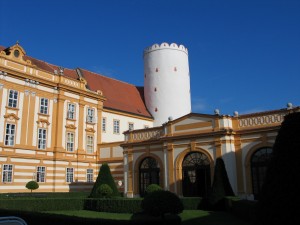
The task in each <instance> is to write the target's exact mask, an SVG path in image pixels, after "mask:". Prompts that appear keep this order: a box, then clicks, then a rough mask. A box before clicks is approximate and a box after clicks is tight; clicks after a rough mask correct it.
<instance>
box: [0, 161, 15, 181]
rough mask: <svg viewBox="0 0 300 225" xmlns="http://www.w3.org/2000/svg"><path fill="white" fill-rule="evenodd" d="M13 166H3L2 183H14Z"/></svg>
mask: <svg viewBox="0 0 300 225" xmlns="http://www.w3.org/2000/svg"><path fill="white" fill-rule="evenodd" d="M12 176H13V165H11V164H3V165H2V183H12V181H13V177H12Z"/></svg>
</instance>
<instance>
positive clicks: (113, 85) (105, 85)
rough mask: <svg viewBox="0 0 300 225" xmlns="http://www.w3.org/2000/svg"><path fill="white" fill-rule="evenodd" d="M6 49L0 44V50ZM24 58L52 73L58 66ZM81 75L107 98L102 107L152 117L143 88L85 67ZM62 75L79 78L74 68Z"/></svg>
mask: <svg viewBox="0 0 300 225" xmlns="http://www.w3.org/2000/svg"><path fill="white" fill-rule="evenodd" d="M5 49H7V48H6V47H3V46H0V51H2V50H5ZM24 60H30V61H31V62H32V64H33V65H36V66H37V67H38V68H39V69H41V70H45V71H47V72H50V73H54V70H57V71H59V69H60V67H59V66H57V65H53V64H50V63H47V62H44V61H41V60H39V59H35V58H32V57H30V56H27V55H26V56H24ZM80 72H81V75H82V76H83V77H84V78H85V79H86V81H87V87H88V88H89V89H90V90H92V91H97V90H100V91H102V93H103V95H104V96H105V97H106V98H107V100H106V101H105V102H104V108H107V109H112V110H117V111H120V112H125V113H130V114H134V115H138V116H142V117H147V118H153V117H152V116H151V114H150V113H149V112H148V110H147V108H146V105H145V101H144V88H143V87H137V86H134V85H132V84H128V83H125V82H122V81H119V80H116V79H112V78H109V77H106V76H103V75H101V74H97V73H94V72H91V71H88V70H85V69H80ZM64 75H65V76H67V77H70V78H73V79H76V80H77V79H79V75H78V74H77V72H76V69H67V68H64Z"/></svg>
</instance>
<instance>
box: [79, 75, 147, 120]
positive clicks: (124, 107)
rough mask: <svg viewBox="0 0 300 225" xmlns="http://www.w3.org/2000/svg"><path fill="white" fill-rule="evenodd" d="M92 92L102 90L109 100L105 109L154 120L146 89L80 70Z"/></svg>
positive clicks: (105, 103) (105, 104)
mask: <svg viewBox="0 0 300 225" xmlns="http://www.w3.org/2000/svg"><path fill="white" fill-rule="evenodd" d="M80 70H81V73H82V75H83V77H84V78H85V79H86V81H87V82H88V85H89V88H90V89H91V90H92V91H97V90H101V91H102V93H103V95H104V96H105V97H106V98H107V100H106V101H105V102H104V107H105V108H109V109H115V110H119V111H124V112H129V113H133V114H136V115H140V116H145V117H149V118H152V116H151V114H150V113H149V112H148V110H147V108H146V106H145V102H144V97H143V96H144V88H143V87H136V86H134V85H132V84H128V83H125V82H122V81H119V80H115V79H112V78H109V77H105V76H103V75H100V74H97V73H93V72H91V71H88V70H84V69H80Z"/></svg>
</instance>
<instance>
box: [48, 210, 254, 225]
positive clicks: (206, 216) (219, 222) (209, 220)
mask: <svg viewBox="0 0 300 225" xmlns="http://www.w3.org/2000/svg"><path fill="white" fill-rule="evenodd" d="M48 213H51V214H61V215H68V216H77V217H84V218H102V219H111V220H130V219H131V217H132V214H129V213H106V212H94V211H87V210H77V211H49V212H48ZM180 217H181V218H182V223H181V224H182V225H195V224H201V225H250V223H249V222H245V221H244V220H241V219H239V218H236V217H235V216H233V215H231V214H229V213H226V212H208V211H202V210H184V211H183V213H181V214H180Z"/></svg>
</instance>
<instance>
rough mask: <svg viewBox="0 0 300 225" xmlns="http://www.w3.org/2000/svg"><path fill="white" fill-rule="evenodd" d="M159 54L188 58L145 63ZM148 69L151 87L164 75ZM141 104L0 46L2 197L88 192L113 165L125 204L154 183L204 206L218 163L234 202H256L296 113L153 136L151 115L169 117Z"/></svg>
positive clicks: (174, 128)
mask: <svg viewBox="0 0 300 225" xmlns="http://www.w3.org/2000/svg"><path fill="white" fill-rule="evenodd" d="M158 48H163V50H165V52H166V51H168V52H167V53H168V54H169V53H170V52H171V53H172V51H173V50H176V52H178V51H177V50H178V49H179V48H180V49H182V52H181V53H180V54H182V55H183V56H181V55H175V58H176V60H177V61H178V59H181V58H183V57H184V58H183V59H184V60H185V59H186V58H187V49H185V48H184V47H183V46H177V45H176V44H172V46H171V45H168V44H166V43H163V44H162V45H161V46H158V45H153V46H152V48H151V49H150V50H149V48H148V49H147V52H146V53H145V54H149V52H150V53H151V51H152V50H153V51H155V50H157V49H158ZM161 52H163V51H161ZM171 53H170V54H171ZM155 54H156V53H155ZM177 54H178V53H177ZM150 56H151V57H152V55H150ZM150 56H149V57H150ZM155 57H156V55H155ZM179 61H180V60H179ZM186 61H187V60H186ZM151 62H152V61H151ZM147 66H148V67H149V68H148V70H149V71H150V72H149V73H148V72H147V74H146V73H145V79H146V76H147V75H148V76H150V75H151V73H152V74H156V73H159V72H160V71H161V70H166V68H167V66H165V65H162V66H161V67H153V68H152V66H153V65H152V64H150V65H148V64H147ZM181 67H185V68H187V69H186V70H184V73H186V74H188V76H189V71H188V67H187V65H186V63H183V64H181V63H180V62H179V63H178V64H177V65H175V67H174V66H173V64H172V71H173V73H174V74H177V73H178V71H181V70H180V69H181ZM152 69H153V70H152ZM167 69H168V68H167ZM149 74H150V75H149ZM183 75H184V74H183ZM154 76H156V75H154ZM149 88H150V89H151V88H153V87H152V86H151V84H149ZM167 88H168V87H167ZM159 91H160V87H155V89H154V92H153V93H152V95H154V96H155V95H156V94H157V93H159ZM184 91H185V92H188V91H189V84H188V83H187V86H186V90H184ZM144 95H145V97H144ZM188 97H189V96H188ZM145 98H147V93H144V88H143V87H136V86H134V85H132V84H128V83H125V82H122V81H118V80H115V79H112V78H109V77H105V76H103V75H101V74H96V73H93V72H91V71H88V70H85V69H81V68H76V69H67V68H63V67H60V66H57V65H53V64H50V63H47V62H44V61H41V60H38V59H35V58H32V57H30V56H27V55H26V52H25V50H24V49H23V48H22V47H21V46H20V45H19V44H18V43H17V44H15V45H14V46H11V47H2V46H0V128H1V129H0V172H1V174H0V176H1V182H0V193H8V192H26V191H28V190H27V189H26V188H25V184H26V183H27V182H28V181H30V180H36V181H37V182H38V183H39V186H40V188H39V189H38V190H37V191H39V192H68V191H88V190H90V189H91V187H92V185H93V182H94V181H95V179H96V177H97V175H98V171H99V167H100V166H101V164H102V163H104V162H108V163H109V166H110V168H111V171H112V174H113V176H114V178H115V181H116V182H117V183H118V187H119V189H120V191H122V192H124V194H125V196H128V197H135V196H142V195H143V194H144V191H145V188H146V187H147V185H149V184H151V183H157V184H159V185H160V186H161V187H163V188H164V189H166V190H171V191H173V192H175V193H176V194H178V195H180V196H205V195H206V194H207V192H208V189H209V188H210V186H211V183H212V178H213V174H214V164H215V160H216V159H217V158H218V157H222V158H223V159H224V162H225V165H226V169H227V173H228V176H229V180H230V183H231V185H232V187H233V189H234V191H235V193H236V194H237V195H239V196H242V197H245V198H251V199H253V198H258V196H259V193H260V188H261V184H262V180H263V177H264V173H265V169H266V164H267V161H268V159H269V157H270V154H271V152H272V146H273V143H274V141H275V138H276V135H277V132H278V129H279V128H280V124H281V122H282V121H283V118H284V115H286V114H288V113H291V112H295V111H299V110H300V108H299V107H293V106H292V105H289V106H288V107H287V108H284V109H279V110H274V111H267V112H259V113H252V114H245V115H238V114H237V113H236V114H235V115H234V116H229V115H219V113H218V112H216V113H215V114H214V115H208V114H196V113H188V114H186V113H185V114H186V115H181V116H179V117H178V116H177V117H176V118H174V119H172V118H171V117H170V118H169V121H166V122H165V123H163V124H162V125H161V126H156V124H157V121H156V120H155V113H157V111H159V112H161V111H163V110H164V109H162V108H158V109H157V108H153V109H152V113H150V111H151V110H148V108H149V107H148V108H147V104H146V103H145ZM150 100H151V99H150ZM150 105H151V107H152V106H154V105H155V102H153V101H152V102H150ZM189 107H190V106H189V105H188V106H187V107H186V108H187V110H186V111H188V110H189ZM167 113H168V112H167ZM163 119H164V117H163ZM154 125H155V127H153V126H154ZM123 134H124V135H123Z"/></svg>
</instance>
